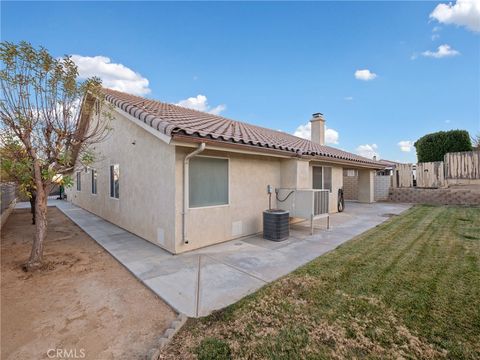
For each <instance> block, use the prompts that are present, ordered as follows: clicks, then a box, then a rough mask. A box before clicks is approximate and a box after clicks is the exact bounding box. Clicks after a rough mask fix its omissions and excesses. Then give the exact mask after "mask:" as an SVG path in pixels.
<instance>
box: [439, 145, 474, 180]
mask: <svg viewBox="0 0 480 360" xmlns="http://www.w3.org/2000/svg"><path fill="white" fill-rule="evenodd" d="M444 161H445V178H446V179H480V151H464V152H456V153H448V154H445V158H444Z"/></svg>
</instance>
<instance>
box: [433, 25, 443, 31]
mask: <svg viewBox="0 0 480 360" xmlns="http://www.w3.org/2000/svg"><path fill="white" fill-rule="evenodd" d="M440 30H442V28H441V27H440V26H434V27H433V29H432V32H439V31H440Z"/></svg>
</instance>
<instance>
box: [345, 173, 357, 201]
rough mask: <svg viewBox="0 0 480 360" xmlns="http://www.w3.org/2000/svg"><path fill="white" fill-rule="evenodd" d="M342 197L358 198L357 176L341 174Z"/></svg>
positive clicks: (347, 198) (346, 198)
mask: <svg viewBox="0 0 480 360" xmlns="http://www.w3.org/2000/svg"><path fill="white" fill-rule="evenodd" d="M343 197H344V199H345V200H358V176H345V175H344V176H343Z"/></svg>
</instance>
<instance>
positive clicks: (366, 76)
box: [355, 69, 377, 81]
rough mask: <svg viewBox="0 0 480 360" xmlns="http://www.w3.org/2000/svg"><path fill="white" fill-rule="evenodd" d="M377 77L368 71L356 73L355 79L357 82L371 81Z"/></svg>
mask: <svg viewBox="0 0 480 360" xmlns="http://www.w3.org/2000/svg"><path fill="white" fill-rule="evenodd" d="M376 77H377V74H375V73H373V72H371V71H370V70H368V69H364V70H357V71H355V79H357V80H363V81H369V80H373V79H375V78H376Z"/></svg>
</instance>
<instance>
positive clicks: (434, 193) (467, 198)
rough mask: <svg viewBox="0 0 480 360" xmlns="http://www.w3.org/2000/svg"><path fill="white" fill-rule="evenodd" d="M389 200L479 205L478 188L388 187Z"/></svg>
mask: <svg viewBox="0 0 480 360" xmlns="http://www.w3.org/2000/svg"><path fill="white" fill-rule="evenodd" d="M389 200H390V201H393V202H406V203H418V204H431V205H480V189H456V188H451V189H419V188H390V194H389Z"/></svg>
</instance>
